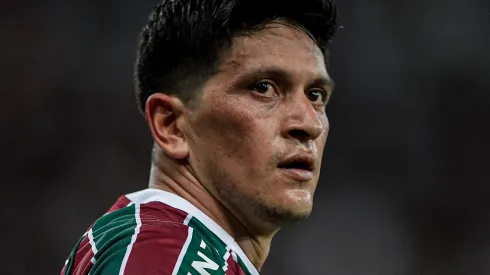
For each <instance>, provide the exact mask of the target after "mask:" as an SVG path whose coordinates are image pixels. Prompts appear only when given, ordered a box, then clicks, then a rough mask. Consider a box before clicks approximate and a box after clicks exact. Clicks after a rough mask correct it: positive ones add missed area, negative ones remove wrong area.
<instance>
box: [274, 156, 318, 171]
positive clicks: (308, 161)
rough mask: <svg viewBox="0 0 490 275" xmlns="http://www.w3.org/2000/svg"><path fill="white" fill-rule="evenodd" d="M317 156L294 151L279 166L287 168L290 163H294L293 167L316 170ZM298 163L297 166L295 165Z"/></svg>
mask: <svg viewBox="0 0 490 275" xmlns="http://www.w3.org/2000/svg"><path fill="white" fill-rule="evenodd" d="M315 160H316V158H315V156H314V155H313V154H312V153H306V152H305V153H302V152H297V153H293V154H291V155H289V156H287V157H286V158H284V159H283V160H282V161H280V162H279V165H278V167H279V168H287V167H286V166H288V165H293V166H292V167H291V168H297V169H304V170H308V171H313V170H315V168H316V167H315V163H316V161H315ZM295 165H297V167H295Z"/></svg>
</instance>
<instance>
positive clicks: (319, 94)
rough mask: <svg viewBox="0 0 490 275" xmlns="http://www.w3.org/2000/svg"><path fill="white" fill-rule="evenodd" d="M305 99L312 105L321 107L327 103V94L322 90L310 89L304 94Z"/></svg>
mask: <svg viewBox="0 0 490 275" xmlns="http://www.w3.org/2000/svg"><path fill="white" fill-rule="evenodd" d="M306 97H307V98H308V99H309V100H310V101H311V102H312V104H313V105H323V104H325V102H326V101H327V92H325V91H324V90H322V89H312V90H309V91H307V92H306Z"/></svg>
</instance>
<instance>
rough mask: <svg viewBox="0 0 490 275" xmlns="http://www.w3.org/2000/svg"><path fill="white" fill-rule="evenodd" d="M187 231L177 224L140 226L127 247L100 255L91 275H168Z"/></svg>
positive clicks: (175, 262)
mask: <svg viewBox="0 0 490 275" xmlns="http://www.w3.org/2000/svg"><path fill="white" fill-rule="evenodd" d="M188 229H189V227H187V226H184V225H179V224H165V225H163V226H162V225H160V224H159V225H155V224H150V225H149V224H143V225H142V226H141V230H140V232H139V233H138V234H137V235H135V236H133V237H132V242H130V244H129V245H128V246H127V247H118V248H117V249H112V251H110V252H109V251H107V252H105V253H103V254H102V255H101V256H100V258H99V259H98V260H97V262H96V264H95V265H94V266H93V268H92V270H91V272H90V274H93V275H114V274H120V275H171V274H174V273H173V271H174V269H175V266H176V265H179V264H180V263H179V256H180V254H181V253H182V250H183V249H184V248H185V247H184V246H185V242H186V240H187V238H188V231H189V230H188Z"/></svg>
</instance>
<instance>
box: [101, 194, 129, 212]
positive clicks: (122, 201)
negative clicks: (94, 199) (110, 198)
mask: <svg viewBox="0 0 490 275" xmlns="http://www.w3.org/2000/svg"><path fill="white" fill-rule="evenodd" d="M130 203H131V201H130V200H129V199H128V198H127V197H126V196H120V197H119V198H118V199H117V201H116V203H114V205H113V206H112V207H111V208H110V209H109V211H107V213H111V212H113V211H116V210H119V209H121V208H124V207H126V206H128V204H130Z"/></svg>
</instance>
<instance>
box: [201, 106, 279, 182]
mask: <svg viewBox="0 0 490 275" xmlns="http://www.w3.org/2000/svg"><path fill="white" fill-rule="evenodd" d="M233 103H234V102H233V101H231V102H230V101H228V102H226V103H220V102H219V100H215V101H214V104H213V107H211V108H208V110H207V111H206V112H202V113H201V114H200V115H199V118H197V119H196V120H195V121H194V123H193V124H194V125H193V128H194V129H195V136H196V139H197V140H198V142H197V143H196V144H195V145H194V146H195V147H200V148H197V150H199V151H202V153H201V154H206V152H207V155H208V157H211V158H213V161H215V162H217V163H219V164H221V165H222V166H223V167H227V168H229V169H234V171H235V173H239V172H240V171H242V170H243V171H242V172H244V170H247V172H248V173H249V174H250V173H254V171H251V170H257V169H258V165H253V164H261V165H263V163H261V160H263V161H266V160H267V159H268V158H267V157H266V156H267V149H265V148H270V147H271V146H270V140H271V137H269V136H267V135H268V133H269V132H268V131H266V130H267V127H266V125H262V124H261V123H263V120H260V119H257V118H256V117H255V116H254V113H253V112H251V111H250V110H247V109H244V107H243V104H241V105H238V104H233ZM230 172H231V171H230ZM255 172H257V171H255Z"/></svg>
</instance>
